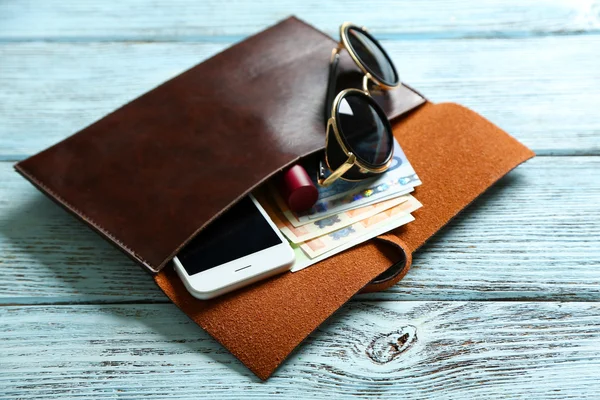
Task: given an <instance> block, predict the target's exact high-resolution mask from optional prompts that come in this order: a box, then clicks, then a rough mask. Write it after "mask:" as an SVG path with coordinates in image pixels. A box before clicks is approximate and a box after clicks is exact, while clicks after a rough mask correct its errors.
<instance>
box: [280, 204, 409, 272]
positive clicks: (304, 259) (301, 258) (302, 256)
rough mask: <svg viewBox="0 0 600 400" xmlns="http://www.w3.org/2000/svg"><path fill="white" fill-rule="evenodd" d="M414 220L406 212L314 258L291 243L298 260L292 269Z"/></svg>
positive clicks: (319, 259) (299, 267)
mask: <svg viewBox="0 0 600 400" xmlns="http://www.w3.org/2000/svg"><path fill="white" fill-rule="evenodd" d="M414 220H415V219H414V217H413V216H412V215H410V214H406V215H404V216H402V217H401V218H397V219H394V220H391V221H389V222H387V223H386V224H382V225H381V226H378V227H377V228H375V229H373V230H371V231H369V232H367V233H365V234H364V235H362V236H356V237H354V238H353V239H352V240H350V241H348V242H346V243H344V244H343V245H341V246H337V247H335V248H333V249H331V250H329V251H327V252H325V253H323V254H321V255H319V256H316V257H314V258H310V257H309V256H307V255H306V253H304V251H302V249H301V248H300V246H299V245H297V244H294V243H291V246H292V248H293V249H294V253H295V255H296V261H295V262H294V266H293V267H292V269H291V271H292V272H298V271H301V270H303V269H304V268H307V267H310V266H311V265H313V264H316V263H318V262H319V261H322V260H324V259H326V258H329V257H331V256H334V255H336V254H338V253H341V252H342V251H344V250H348V249H349V248H351V247H354V246H356V245H358V244H360V243H362V242H366V241H367V240H369V239H372V238H374V237H376V236H379V235H383V234H384V233H386V232H388V231H391V230H392V229H395V228H398V227H400V226H402V225H406V224H408V223H409V222H412V221H414Z"/></svg>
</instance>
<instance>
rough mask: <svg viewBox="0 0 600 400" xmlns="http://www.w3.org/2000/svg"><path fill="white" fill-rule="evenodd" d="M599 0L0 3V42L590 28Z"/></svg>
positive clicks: (450, 34) (505, 33) (502, 33)
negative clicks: (301, 26)
mask: <svg viewBox="0 0 600 400" xmlns="http://www.w3.org/2000/svg"><path fill="white" fill-rule="evenodd" d="M598 4H599V3H598V1H596V0H592V1H570V0H543V1H536V2H522V1H518V0H506V1H497V0H492V1H478V2H472V1H468V0H459V1H456V0H454V1H451V0H445V1H437V0H426V1H420V2H418V3H415V2H412V1H407V0H403V1H390V0H376V1H369V2H367V3H365V2H364V1H356V0H343V1H340V0H335V1H326V2H317V3H315V2H306V1H295V0H281V1H277V2H266V1H258V2H257V1H235V2H223V1H215V0H208V1H192V0H176V1H170V2H167V3H152V6H149V5H148V4H147V3H146V2H143V1H139V0H123V1H119V2H103V1H97V0H96V1H85V2H82V1H66V2H56V1H52V2H48V1H43V0H21V1H18V2H7V1H5V2H0V40H9V41H15V40H16V41H20V40H26V41H27V40H54V41H65V40H67V41H81V40H82V39H83V40H92V41H121V40H137V41H148V40H152V41H156V40H158V41H179V40H186V41H198V40H202V41H204V40H231V39H239V38H242V37H244V36H246V35H249V34H252V33H254V32H256V31H258V30H261V29H263V28H264V27H265V26H268V25H271V24H273V23H274V22H276V21H278V20H280V19H283V18H285V17H287V16H289V15H291V14H296V15H297V16H299V17H300V18H303V19H305V20H307V21H309V22H311V23H312V24H314V25H315V26H317V27H318V28H320V29H323V30H325V31H326V32H328V33H330V34H334V35H335V34H337V29H338V26H339V24H341V23H342V22H344V21H353V22H356V23H359V24H363V25H365V26H368V27H369V28H370V29H372V30H373V31H374V32H376V33H378V34H381V35H388V37H390V36H391V37H395V38H403V39H421V38H428V39H434V38H446V39H447V38H457V37H523V36H530V35H547V34H552V33H557V34H561V35H562V34H580V33H582V32H597V31H598V29H599V27H600V23H599V20H600V18H599V15H598V12H597V9H598Z"/></svg>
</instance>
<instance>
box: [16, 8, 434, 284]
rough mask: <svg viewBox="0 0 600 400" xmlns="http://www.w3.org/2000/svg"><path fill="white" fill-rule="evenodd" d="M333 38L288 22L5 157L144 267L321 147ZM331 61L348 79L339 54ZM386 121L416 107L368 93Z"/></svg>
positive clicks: (348, 66) (154, 265)
mask: <svg viewBox="0 0 600 400" xmlns="http://www.w3.org/2000/svg"><path fill="white" fill-rule="evenodd" d="M335 46H336V43H335V41H334V40H333V39H331V38H330V37H328V36H326V35H324V34H323V33H321V32H319V31H318V30H316V29H314V28H312V27H310V26H308V25H306V24H305V23H303V22H301V21H299V20H297V19H295V18H289V19H287V20H285V21H283V22H281V23H279V24H277V25H275V26H273V27H271V28H270V29H267V30H266V31H263V32H261V33H259V34H257V35H255V36H252V37H250V38H248V39H247V40H245V41H243V42H241V43H239V44H237V45H235V46H233V47H231V48H230V49H228V50H226V51H224V52H222V53H220V54H217V55H216V56H214V57H213V58H211V59H209V60H207V61H205V62H203V63H201V64H199V65H197V66H195V67H193V68H191V69H190V70H188V71H186V72H184V73H182V74H181V75H179V76H177V77H176V78H174V79H172V80H170V81H168V82H166V83H164V84H162V85H160V86H159V87H157V88H155V89H154V90H152V91H150V92H148V93H146V94H144V95H143V96H141V97H139V98H137V99H136V100H134V101H132V102H131V103H129V104H127V105H125V106H123V107H122V108H120V109H118V110H116V111H115V112H113V113H111V114H110V115H108V116H106V117H104V118H103V119H101V120H100V121H98V122H96V123H94V124H92V125H90V126H89V127H87V128H85V129H83V130H82V131H81V132H79V133H77V134H75V135H73V136H71V137H69V138H68V139H66V140H64V141H62V142H60V143H58V144H57V145H55V146H52V147H51V148H49V149H47V150H45V151H42V152H41V153H39V154H37V155H35V156H33V157H31V158H28V159H27V160H25V161H23V162H20V163H19V164H17V165H16V169H17V170H18V171H19V172H20V173H22V174H23V175H24V176H25V177H26V178H27V179H29V180H30V181H32V182H33V183H34V184H35V185H36V186H37V187H38V188H40V189H41V190H42V191H44V192H46V193H47V194H48V195H49V196H50V197H52V198H53V199H54V200H55V201H57V202H58V203H59V204H61V205H62V206H64V207H65V208H67V209H68V210H69V211H71V212H72V213H74V214H75V215H76V216H78V217H79V218H81V219H82V220H83V221H84V222H86V223H88V224H89V225H90V226H91V227H93V228H94V229H95V230H97V231H98V232H99V233H100V234H102V235H103V236H105V237H106V238H107V239H108V240H109V241H111V242H112V243H114V244H115V245H116V246H118V247H119V248H120V249H121V250H123V251H124V252H125V253H126V254H128V255H129V256H130V257H132V258H133V259H135V260H136V261H138V262H139V263H140V264H142V265H144V266H145V267H146V268H148V269H149V270H151V271H154V272H156V271H159V270H160V269H161V268H162V267H164V265H165V264H166V263H167V262H168V261H169V260H171V259H172V258H173V256H174V255H175V254H177V252H178V251H179V250H180V248H181V247H182V246H183V245H185V244H186V243H187V242H188V241H189V240H190V239H191V238H192V237H193V236H194V235H195V234H196V233H197V232H198V231H199V230H200V229H202V228H203V227H204V226H205V225H206V224H208V223H210V221H211V220H213V219H214V218H216V217H217V216H218V215H219V214H221V213H222V212H223V211H225V210H226V209H227V208H229V207H230V206H231V205H232V204H234V203H235V202H236V201H237V200H238V199H240V198H241V197H243V196H244V195H246V194H247V193H248V192H249V191H251V190H252V189H253V188H254V187H255V186H257V185H259V184H260V183H261V182H263V181H264V180H266V179H267V178H269V177H270V176H271V175H273V174H275V173H276V172H278V171H280V170H281V169H283V168H284V167H285V166H287V165H290V164H291V163H293V162H294V161H296V160H298V158H300V157H303V156H306V155H308V154H311V153H313V152H315V151H318V150H320V149H322V148H323V146H324V143H325V138H324V134H325V122H324V121H323V106H324V102H325V89H326V87H327V79H328V67H329V58H330V54H331V50H332V48H333V47H335ZM342 68H343V69H345V70H346V72H347V74H346V76H352V73H351V71H352V69H353V68H355V67H354V66H353V65H352V62H351V60H350V57H348V56H347V54H345V58H344V60H343V62H342ZM378 101H379V102H380V103H381V104H382V105H383V106H384V108H385V110H386V112H387V113H388V115H389V116H390V117H395V116H398V115H400V114H402V113H405V112H406V111H408V110H410V109H412V108H414V107H416V106H418V105H420V104H422V103H423V102H424V99H423V98H422V97H421V96H420V95H418V94H417V93H416V92H414V91H412V90H411V89H409V88H407V87H402V88H400V89H399V90H395V91H394V92H393V93H386V94H385V95H382V96H380V97H379V98H378Z"/></svg>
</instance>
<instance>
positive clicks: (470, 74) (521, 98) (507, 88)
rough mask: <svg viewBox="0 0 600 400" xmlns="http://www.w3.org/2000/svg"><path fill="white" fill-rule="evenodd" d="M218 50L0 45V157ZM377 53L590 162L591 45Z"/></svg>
mask: <svg viewBox="0 0 600 400" xmlns="http://www.w3.org/2000/svg"><path fill="white" fill-rule="evenodd" d="M228 45H229V44H228V43H218V44H214V43H208V44H206V43H203V44H190V43H183V44H182V43H175V44H167V43H160V44H156V43H154V44H122V43H118V44H114V43H113V44H106V43H100V44H98V43H96V44H65V43H61V44H56V43H52V44H48V43H25V44H23V43H21V44H0V59H2V63H0V87H3V88H4V90H2V91H0V115H3V117H2V118H1V119H0V156H2V157H4V159H5V160H7V159H8V160H14V159H19V158H23V157H25V156H26V155H29V154H33V153H35V152H37V151H39V150H42V149H44V148H46V147H48V146H50V145H52V144H54V143H56V142H57V141H59V140H61V139H63V138H65V137H67V136H69V135H71V134H72V133H74V132H76V131H77V130H79V129H82V128H83V127H85V126H86V125H89V124H90V123H92V122H94V121H95V120H97V119H99V118H101V117H102V116H104V115H105V114H107V113H109V112H111V111H113V110H114V109H116V108H117V107H119V106H120V105H122V104H123V103H125V102H127V101H130V100H132V99H133V98H135V97H136V96H138V95H140V94H142V93H144V92H145V91H147V90H149V89H151V88H153V87H155V86H156V85H158V84H160V83H162V82H163V81H165V80H167V79H169V78H171V77H173V76H175V75H177V74H178V73H180V72H182V71H183V70H185V69H187V68H189V67H191V66H192V65H194V64H196V63H198V62H200V61H202V60H203V59H205V58H207V57H209V56H211V55H212V54H215V53H216V52H218V51H220V50H222V49H224V48H226V47H227V46H228ZM385 46H386V48H387V49H388V51H389V52H390V54H391V55H392V57H393V58H394V60H395V62H396V64H397V65H398V66H399V69H400V71H401V76H402V78H403V79H404V80H405V81H406V82H408V83H410V84H412V85H414V86H415V87H416V88H418V89H419V90H421V91H422V92H423V93H425V94H426V95H427V96H428V97H429V98H431V99H432V100H433V101H436V102H441V101H454V102H458V103H460V104H463V105H465V106H467V107H470V108H472V109H474V110H476V111H478V112H479V113H481V114H482V115H484V116H486V117H487V118H488V119H490V120H491V121H493V122H495V123H496V124H498V125H499V126H501V127H502V128H504V129H505V130H507V131H508V132H510V133H511V134H512V135H514V136H515V137H516V138H518V139H519V140H521V141H522V142H523V143H524V144H526V145H527V146H529V147H530V148H532V149H533V150H534V151H536V152H537V153H538V154H545V155H548V154H560V155H573V154H587V155H589V154H600V131H599V128H598V118H597V110H598V109H599V108H600V74H598V73H597V71H599V70H600V57H590V54H596V53H597V49H598V48H600V36H585V37H544V38H531V39H519V40H514V39H510V40H509V39H497V40H482V39H473V40H468V41H465V40H443V41H440V40H423V41H419V42H417V43H415V42H410V41H386V42H385ZM523 54H535V57H524V56H523Z"/></svg>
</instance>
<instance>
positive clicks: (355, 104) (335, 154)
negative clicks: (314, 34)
mask: <svg viewBox="0 0 600 400" xmlns="http://www.w3.org/2000/svg"><path fill="white" fill-rule="evenodd" d="M340 37H341V41H340V43H339V44H338V47H337V48H335V49H333V51H332V55H331V63H330V69H329V83H328V87H327V98H326V102H325V119H326V120H327V133H326V137H325V160H324V162H323V160H322V161H320V165H319V169H318V175H319V176H318V182H319V185H321V186H329V185H331V184H332V183H333V182H335V181H336V180H337V179H343V180H346V181H360V180H363V179H367V178H371V177H374V176H377V175H379V174H381V173H383V172H385V171H387V170H388V168H389V167H390V165H391V164H392V159H393V155H394V136H393V134H392V127H391V125H390V121H389V120H388V118H387V116H386V115H385V113H384V111H383V110H382V108H381V107H380V106H379V104H377V102H376V101H375V100H374V99H373V97H371V94H370V92H369V87H370V86H375V87H376V88H378V89H384V90H389V89H393V88H396V87H398V86H399V85H400V77H399V76H398V72H397V71H396V67H394V64H393V63H392V60H391V59H390V57H389V56H388V54H387V53H386V52H385V50H383V47H381V44H380V43H379V42H378V41H377V40H376V39H375V38H374V37H373V36H371V34H369V33H368V32H367V31H366V29H365V28H361V27H358V26H356V25H352V24H350V23H344V24H343V25H342V26H341V27H340ZM342 49H346V51H348V53H349V54H350V57H352V60H354V62H355V63H356V65H357V66H358V68H360V70H361V71H362V73H363V74H364V76H363V79H362V90H360V89H345V90H342V91H341V92H340V93H338V94H337V95H336V94H335V84H336V80H337V71H338V64H339V58H340V54H339V53H340V51H341V50H342ZM326 170H329V171H330V172H331V173H330V174H329V176H326V175H327V174H326Z"/></svg>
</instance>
